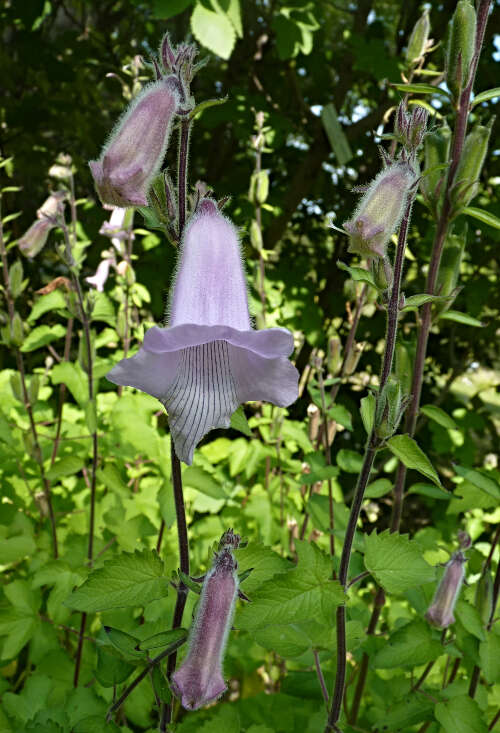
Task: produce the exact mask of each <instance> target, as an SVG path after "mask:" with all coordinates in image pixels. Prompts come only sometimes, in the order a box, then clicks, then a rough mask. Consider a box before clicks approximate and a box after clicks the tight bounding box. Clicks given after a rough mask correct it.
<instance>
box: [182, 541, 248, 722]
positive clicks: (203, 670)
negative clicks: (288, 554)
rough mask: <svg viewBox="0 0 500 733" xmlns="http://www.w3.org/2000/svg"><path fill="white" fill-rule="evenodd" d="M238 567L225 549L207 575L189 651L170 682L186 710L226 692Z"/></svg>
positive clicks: (198, 706) (229, 551)
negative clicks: (226, 663)
mask: <svg viewBox="0 0 500 733" xmlns="http://www.w3.org/2000/svg"><path fill="white" fill-rule="evenodd" d="M236 536H237V535H236ZM236 568H237V563H236V560H235V559H234V557H233V555H232V552H231V549H229V547H226V548H225V549H223V550H221V551H220V552H219V553H218V554H217V555H216V557H215V561H214V563H213V565H212V568H211V570H210V571H209V572H208V573H207V575H206V576H205V580H204V583H203V588H202V591H201V598H200V602H199V604H198V609H197V613H196V618H195V620H194V623H193V626H192V628H191V633H190V638H189V650H188V653H187V656H186V658H185V659H184V661H183V663H182V665H181V666H180V667H179V669H178V670H177V671H176V672H174V674H173V675H172V679H171V687H172V691H173V693H174V694H175V695H176V696H177V697H179V698H180V700H181V703H182V706H183V707H184V708H186V710H197V709H198V708H200V707H202V705H206V704H207V703H209V702H210V701H211V700H215V699H216V698H218V697H220V696H221V695H222V694H223V693H224V692H225V691H226V689H227V685H226V682H225V680H224V676H223V672H222V660H223V657H224V649H225V646H226V641H227V635H228V633H229V629H230V628H231V622H232V618H233V612H234V601H235V599H236V594H237V591H238V575H237V573H236Z"/></svg>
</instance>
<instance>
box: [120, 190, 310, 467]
mask: <svg viewBox="0 0 500 733" xmlns="http://www.w3.org/2000/svg"><path fill="white" fill-rule="evenodd" d="M292 350H293V337H292V334H291V333H290V332H289V331H288V330H286V329H284V328H269V329H265V330H262V331H255V330H254V329H253V328H252V326H251V323H250V315H249V312H248V299H247V289H246V283H245V277H244V273H243V267H242V262H241V253H240V246H239V241H238V235H237V231H236V229H235V227H234V225H233V224H232V223H231V222H230V221H229V220H228V219H226V218H225V217H224V216H223V215H222V214H221V213H220V211H219V209H218V208H217V206H216V204H215V202H214V201H212V200H210V199H207V198H205V199H203V200H202V201H201V203H200V205H199V207H198V210H197V211H196V212H195V214H194V215H193V216H192V217H191V219H190V220H189V222H188V224H187V226H186V228H185V231H184V236H183V240H182V248H181V254H180V260H179V265H178V269H177V274H176V278H175V283H174V286H173V288H172V295H171V302H170V319H169V326H168V328H158V327H156V326H155V327H153V328H151V329H150V330H149V331H148V332H147V333H146V335H145V337H144V343H143V345H142V347H141V349H140V351H139V352H138V353H137V354H136V355H135V356H132V357H130V358H128V359H122V361H120V362H119V363H118V364H117V365H116V366H115V367H114V368H113V369H112V370H111V372H109V374H108V375H107V376H108V379H109V380H110V381H111V382H114V383H115V384H120V385H124V386H131V387H136V388H137V389H140V390H142V391H143V392H148V393H149V394H151V395H153V396H154V397H157V398H158V399H159V400H160V401H161V402H162V403H163V404H164V405H165V407H166V409H167V411H168V415H169V423H170V431H171V434H172V437H173V440H174V445H175V450H176V452H177V455H178V456H179V458H180V459H181V460H183V461H185V462H186V463H191V461H192V458H193V451H194V448H195V446H196V444H197V443H198V442H199V441H200V440H201V438H202V437H203V436H204V435H205V434H206V433H208V431H209V430H211V429H212V428H216V427H229V424H230V418H231V415H232V413H233V412H234V411H235V410H236V408H237V407H238V405H240V404H241V403H242V402H246V401H248V400H265V401H268V402H272V403H274V404H275V405H279V406H282V407H286V406H287V405H289V404H291V403H292V402H294V401H295V400H296V399H297V394H298V389H297V383H298V372H297V370H296V369H295V367H294V366H293V365H292V364H291V363H290V361H288V359H287V357H288V356H289V354H291V352H292Z"/></svg>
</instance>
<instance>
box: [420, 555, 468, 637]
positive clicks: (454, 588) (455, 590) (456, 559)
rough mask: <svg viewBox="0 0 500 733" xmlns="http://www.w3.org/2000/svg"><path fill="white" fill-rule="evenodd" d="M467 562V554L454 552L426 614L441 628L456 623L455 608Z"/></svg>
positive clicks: (433, 623)
mask: <svg viewBox="0 0 500 733" xmlns="http://www.w3.org/2000/svg"><path fill="white" fill-rule="evenodd" d="M465 562H466V559H465V555H464V554H463V553H462V552H460V551H459V552H454V553H453V555H452V556H451V560H450V561H449V562H448V564H447V565H446V569H445V572H444V575H443V577H442V579H441V582H440V583H439V585H438V587H437V590H436V593H435V594H434V599H433V601H432V603H431V605H430V606H429V608H428V610H427V613H426V614H425V618H426V619H427V621H428V622H429V623H430V624H432V625H433V626H437V627H438V628H439V629H446V628H447V627H448V626H450V625H451V624H453V623H455V617H454V615H453V609H454V608H455V604H456V602H457V598H458V594H459V593H460V588H461V587H462V582H463V579H464V575H465V570H464V564H465Z"/></svg>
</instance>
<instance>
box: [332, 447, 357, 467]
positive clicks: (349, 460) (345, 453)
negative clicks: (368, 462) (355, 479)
mask: <svg viewBox="0 0 500 733" xmlns="http://www.w3.org/2000/svg"><path fill="white" fill-rule="evenodd" d="M336 460H337V465H338V466H339V467H340V468H341V469H342V471H345V472H346V473H359V472H360V471H361V466H362V465H363V456H361V455H360V454H359V453H356V451H354V450H348V449H347V448H341V449H340V450H339V452H338V453H337V457H336Z"/></svg>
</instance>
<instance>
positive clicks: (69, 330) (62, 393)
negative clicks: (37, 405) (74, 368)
mask: <svg viewBox="0 0 500 733" xmlns="http://www.w3.org/2000/svg"><path fill="white" fill-rule="evenodd" d="M72 336H73V318H71V317H70V318H68V325H67V326H66V337H65V339H64V361H69V355H70V349H71V339H72ZM65 399H66V385H65V384H64V382H61V384H60V386H59V400H58V403H57V418H56V419H57V427H56V435H55V438H54V447H53V449H52V456H51V458H50V466H51V467H52V466H53V465H54V461H55V460H56V456H57V451H58V449H59V440H60V438H61V428H62V416H63V408H64V402H65Z"/></svg>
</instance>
